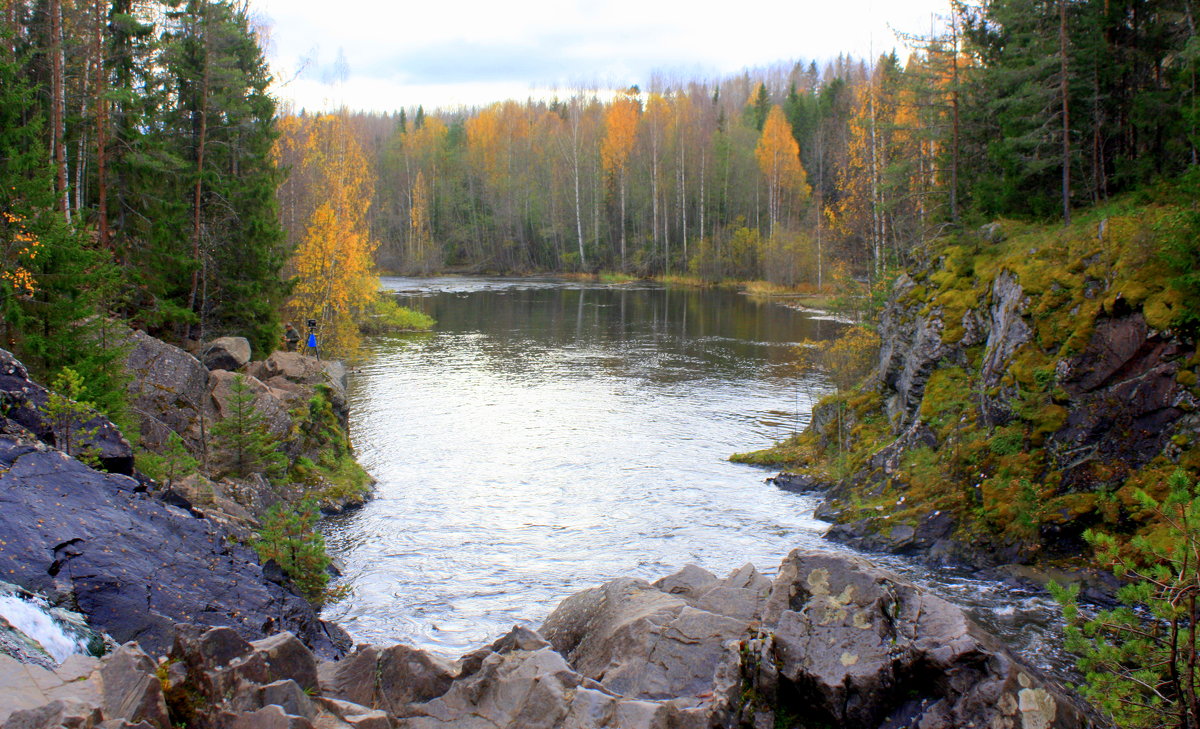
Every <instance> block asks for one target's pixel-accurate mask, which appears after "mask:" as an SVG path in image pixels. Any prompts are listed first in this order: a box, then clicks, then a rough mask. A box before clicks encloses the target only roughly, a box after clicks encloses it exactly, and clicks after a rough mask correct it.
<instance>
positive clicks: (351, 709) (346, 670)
mask: <svg viewBox="0 0 1200 729" xmlns="http://www.w3.org/2000/svg"><path fill="white" fill-rule="evenodd" d="M0 692H3V693H5V694H6V695H7V697H8V701H6V702H3V703H0V724H2V726H3V727H4V728H5V729H15V728H16V727H22V728H24V729H40V728H42V727H54V726H59V725H65V726H73V727H81V728H84V729H87V728H90V727H96V726H101V725H103V726H105V727H131V726H139V727H153V728H154V729H167V728H168V727H171V726H180V725H186V726H189V727H197V728H199V729H242V728H243V727H244V728H246V729H256V728H259V727H268V728H270V727H280V728H281V729H283V728H287V729H309V728H311V727H324V728H327V729H338V728H340V727H360V728H362V729H392V728H396V729H440V728H445V729H718V728H725V729H733V728H735V727H737V728H739V729H740V728H745V729H751V728H754V729H758V728H760V727H782V728H785V729H795V728H796V727H817V726H823V727H854V728H855V729H869V728H873V727H879V728H880V729H883V728H885V727H886V728H888V729H899V728H900V727H918V726H919V727H922V728H923V729H950V728H951V727H970V726H976V727H985V726H986V727H996V728H997V729H999V728H1004V729H1051V728H1054V729H1075V728H1083V727H1093V726H1101V724H1100V723H1099V722H1098V720H1097V719H1096V718H1095V717H1094V716H1093V714H1092V713H1091V712H1090V710H1089V709H1087V707H1085V706H1083V705H1081V704H1080V703H1079V702H1078V701H1077V700H1076V699H1074V698H1072V696H1071V695H1070V694H1068V693H1067V692H1065V691H1063V690H1062V689H1061V688H1059V687H1058V686H1057V685H1055V683H1054V682H1053V681H1050V680H1048V679H1046V678H1045V677H1043V676H1041V675H1039V674H1038V673H1037V672H1036V671H1034V670H1032V669H1030V668H1028V667H1026V666H1023V665H1021V664H1020V663H1019V662H1017V661H1015V660H1013V658H1012V657H1011V656H1009V655H1008V654H1007V653H1006V652H1005V651H1004V650H1003V649H1002V648H1000V647H999V646H998V645H997V644H996V642H995V641H994V639H993V638H991V637H990V636H988V635H987V634H986V633H984V632H983V631H982V630H981V629H980V628H979V627H978V626H976V625H974V624H973V623H972V622H971V621H970V620H969V619H968V618H967V617H966V616H964V615H963V613H962V612H961V611H960V610H959V609H958V608H956V607H954V606H952V605H950V604H949V603H946V602H944V601H942V600H940V599H938V598H936V597H933V596H930V595H927V594H925V593H923V592H921V591H920V590H919V589H917V588H915V587H913V586H912V585H910V584H908V583H905V582H904V581H902V580H900V579H898V578H897V577H895V576H894V575H890V574H888V573H886V572H883V571H881V570H878V569H876V568H874V567H872V566H871V565H869V564H867V563H866V562H864V561H862V560H860V559H856V558H852V557H845V556H835V555H830V554H825V553H807V552H800V551H797V552H794V553H792V554H791V555H789V556H788V557H787V559H785V560H784V562H783V564H782V565H781V566H780V570H779V576H778V577H777V578H775V579H774V580H770V579H767V578H766V577H764V576H763V575H761V574H760V573H758V572H757V571H756V570H755V569H754V568H753V567H752V566H750V565H747V566H745V567H743V568H741V569H739V570H736V571H734V572H733V573H732V574H730V575H729V576H727V577H725V578H717V577H716V576H715V575H712V574H710V573H708V572H706V571H704V570H703V569H700V568H698V567H695V566H689V567H686V568H684V569H683V570H681V571H680V572H678V573H676V574H674V575H670V576H668V577H664V578H663V579H661V580H658V581H656V582H654V583H653V584H650V583H647V582H645V581H642V580H635V579H618V580H614V581H611V582H608V583H606V584H604V585H602V586H600V587H597V588H593V589H591V590H586V591H584V592H582V593H579V594H577V595H574V596H572V597H570V598H568V599H567V600H565V601H564V602H563V603H562V604H560V605H559V606H558V608H557V609H556V610H555V611H554V612H553V613H552V614H551V615H550V617H549V618H548V619H547V620H546V623H545V624H544V625H543V626H542V628H541V630H540V631H539V632H534V631H532V630H529V629H527V628H521V627H518V628H514V629H513V630H512V631H511V632H510V633H509V634H508V635H505V636H503V637H501V638H500V639H498V640H496V641H495V642H494V643H492V644H491V645H489V646H485V647H482V648H480V649H478V650H475V651H472V652H470V653H468V654H466V655H464V656H462V657H461V658H459V659H458V660H457V661H448V660H446V659H443V658H441V657H438V656H435V655H431V654H428V653H426V652H424V651H421V650H418V649H416V648H413V647H411V646H406V645H394V646H390V647H381V646H367V645H363V646H358V647H357V648H356V649H355V651H354V652H353V653H352V654H350V655H348V656H346V657H344V658H342V659H340V660H338V661H322V660H319V659H317V658H315V657H314V656H313V655H312V653H311V652H310V651H309V650H308V649H307V648H306V647H305V646H304V645H303V643H301V642H300V641H298V640H296V639H295V638H294V637H292V636H290V635H288V634H279V635H274V636H271V637H269V638H266V639H262V640H258V641H254V642H248V641H247V640H245V638H244V637H243V636H241V635H239V633H238V632H237V631H235V630H232V629H229V628H202V627H199V626H193V625H180V626H177V629H176V631H175V636H174V640H173V641H172V643H171V647H170V652H169V654H168V655H167V656H165V657H164V658H163V659H161V660H154V659H152V658H151V657H150V655H147V654H146V653H145V652H143V651H142V649H141V648H139V647H138V646H137V645H136V644H127V645H125V646H123V647H122V648H121V649H120V650H118V651H116V652H115V653H114V654H112V655H111V656H109V657H107V658H105V659H104V660H103V661H97V660H95V659H73V660H71V661H68V662H67V663H66V664H64V665H63V666H61V667H59V668H58V669H56V670H54V671H49V670H46V669H42V668H38V667H36V666H22V665H19V664H14V663H12V662H11V661H6V659H5V658H4V657H2V656H0Z"/></svg>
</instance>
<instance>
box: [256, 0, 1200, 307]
mask: <svg viewBox="0 0 1200 729" xmlns="http://www.w3.org/2000/svg"><path fill="white" fill-rule="evenodd" d="M1195 36H1196V34H1195V20H1194V17H1193V9H1192V4H1191V3H1190V2H1184V1H1182V0H1169V1H1155V2H1142V1H1138V2H1134V1H1132V0H1126V1H1124V2H1120V1H1113V0H1108V1H1107V2H1104V1H1100V0H1094V1H1086V2H1084V1H1080V0H1059V1H1055V2H1036V1H1030V0H1020V1H1014V0H993V1H991V2H984V3H962V2H955V3H952V5H951V7H950V8H949V14H948V15H947V16H946V17H944V18H942V19H941V22H940V30H937V31H936V32H934V33H931V34H930V35H928V36H910V37H906V38H903V39H902V40H903V41H904V43H905V44H906V45H907V46H908V47H909V48H910V50H911V53H910V55H909V56H908V58H907V60H906V61H904V62H903V63H902V62H901V59H900V57H899V56H897V55H896V54H894V53H889V54H885V55H882V56H880V57H879V58H877V59H872V60H871V61H861V60H856V59H851V58H840V59H837V60H835V61H832V62H829V63H826V64H824V65H818V64H816V63H795V64H786V65H780V66H777V67H775V68H771V69H763V70H755V71H747V72H744V73H742V74H739V75H736V76H733V77H729V78H725V79H720V80H705V79H686V78H683V79H678V78H676V79H667V78H657V79H652V80H651V81H650V82H649V83H648V84H646V85H644V86H643V87H641V88H637V87H635V88H632V89H628V90H621V91H616V92H613V91H591V90H581V91H574V92H569V93H567V94H564V95H561V96H559V97H557V98H531V99H529V100H526V101H505V102H501V103H496V104H493V105H491V106H488V107H486V108H482V109H470V110H453V111H446V110H440V111H429V110H425V109H422V108H419V107H418V108H415V109H411V108H410V109H408V110H405V111H399V112H397V113H395V114H363V113H353V112H350V113H342V114H341V115H340V116H341V120H342V121H340V122H339V123H340V124H343V125H344V126H345V129H346V131H347V132H348V133H349V134H350V135H351V136H352V137H353V140H354V142H355V143H356V144H357V147H358V148H359V149H361V151H362V154H363V155H364V156H365V158H366V159H367V160H369V162H370V169H371V172H372V175H373V177H374V182H375V198H374V204H373V205H372V206H371V208H370V212H369V214H368V217H369V224H370V230H371V233H372V237H373V238H374V239H375V240H376V241H378V250H377V252H376V258H377V260H378V262H379V264H380V265H381V266H383V267H384V268H386V269H388V270H392V271H396V272H404V273H418V274H419V273H429V272H433V271H438V270H444V269H447V268H453V269H459V270H475V271H492V272H526V271H533V270H572V271H573V270H584V271H596V270H620V271H625V272H630V273H636V274H642V275H659V274H688V275H693V276H697V277H700V278H702V279H705V280H718V279H723V278H733V279H759V278H761V279H766V280H769V281H771V282H774V283H779V284H784V285H797V284H800V285H820V284H824V283H826V282H827V281H828V280H829V278H830V274H831V273H833V272H837V273H839V274H840V275H842V276H851V275H852V276H855V277H858V278H860V279H861V278H873V277H874V276H875V275H877V274H881V273H882V272H883V271H884V270H886V269H889V268H893V267H895V266H899V265H905V264H907V263H909V262H910V261H911V260H912V259H913V257H914V255H915V252H916V251H920V250H922V249H923V248H924V247H925V245H926V244H927V243H928V242H929V241H931V240H933V239H935V238H937V237H939V236H941V235H943V234H945V233H947V232H952V231H953V230H954V229H956V228H957V227H958V226H959V225H960V224H975V225H977V224H979V223H982V222H985V221H987V220H991V219H993V218H995V217H998V216H1013V217H1023V218H1034V219H1052V218H1054V217H1060V218H1061V217H1069V215H1070V211H1071V209H1072V208H1078V207H1083V206H1088V205H1091V204H1094V203H1097V202H1101V201H1103V200H1105V199H1107V198H1109V197H1110V196H1113V195H1116V194H1118V193H1121V192H1124V191H1128V190H1132V189H1144V188H1145V187H1146V186H1147V185H1148V184H1151V183H1155V182H1156V181H1161V180H1166V179H1172V178H1174V177H1176V176H1177V175H1179V174H1180V173H1181V172H1183V171H1185V170H1186V169H1187V168H1188V166H1189V165H1191V164H1193V163H1194V162H1195V161H1196V135H1195V131H1196V65H1197V60H1198V59H1197V50H1198V49H1197V45H1196V40H1195ZM797 50H798V51H802V50H803V49H797ZM325 123H328V122H322V121H321V118H320V117H314V116H311V115H308V114H305V113H301V114H299V115H293V116H288V117H286V118H284V119H283V120H282V122H281V129H282V132H283V137H282V140H281V149H282V150H283V153H282V155H281V161H282V162H283V164H284V166H285V167H287V168H290V169H291V170H292V171H293V172H292V175H291V176H290V177H289V178H288V180H287V181H286V182H285V183H284V184H283V186H282V188H281V196H280V199H281V201H282V204H283V212H284V218H283V220H284V228H285V230H287V231H288V235H289V238H290V239H292V240H300V239H302V238H303V236H304V234H305V231H306V230H307V229H308V226H309V224H310V221H309V219H308V211H309V210H311V208H312V204H311V203H308V204H306V200H309V199H311V197H312V195H311V191H310V186H309V184H308V182H307V181H306V178H305V177H304V176H303V175H298V174H296V170H298V169H301V168H302V167H303V166H304V160H305V155H306V152H305V149H306V145H305V140H306V139H307V138H308V136H309V135H310V134H311V133H312V132H311V130H312V129H314V128H315V127H317V126H319V125H321V124H325ZM349 145H350V143H349V142H347V146H349ZM355 153H356V154H357V152H355Z"/></svg>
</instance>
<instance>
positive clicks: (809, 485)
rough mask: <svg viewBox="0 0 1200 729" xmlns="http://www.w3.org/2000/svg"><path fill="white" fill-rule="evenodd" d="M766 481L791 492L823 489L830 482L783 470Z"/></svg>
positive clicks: (825, 488)
mask: <svg viewBox="0 0 1200 729" xmlns="http://www.w3.org/2000/svg"><path fill="white" fill-rule="evenodd" d="M767 481H768V482H769V483H771V484H773V485H774V486H775V487H776V488H779V489H783V490H784V491H790V492H791V493H793V494H808V493H812V492H814V491H825V490H827V489H829V487H830V486H831V485H832V484H829V483H826V482H825V481H821V480H820V479H818V478H814V477H813V476H810V475H808V474H805V473H788V472H786V471H785V472H783V473H780V474H778V475H776V476H773V477H771V478H768V479H767Z"/></svg>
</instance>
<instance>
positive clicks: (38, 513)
mask: <svg viewBox="0 0 1200 729" xmlns="http://www.w3.org/2000/svg"><path fill="white" fill-rule="evenodd" d="M10 431H11V427H10ZM0 534H4V543H3V544H0V574H4V575H6V576H7V578H8V579H9V580H11V581H12V582H15V583H17V584H19V585H21V586H22V587H25V588H27V589H32V590H37V591H40V592H43V593H46V594H50V595H56V596H59V597H60V598H63V599H65V600H68V601H70V602H73V603H74V604H75V606H77V608H78V610H79V611H80V612H82V613H83V614H84V615H86V616H87V618H88V621H89V623H90V624H91V625H92V626H94V627H96V628H97V629H100V630H103V631H105V632H107V633H109V634H110V635H112V636H113V637H114V638H116V639H117V640H118V641H122V642H123V641H129V640H137V641H139V642H140V643H141V644H142V645H143V646H145V647H146V648H147V649H148V650H150V651H152V652H156V653H161V652H163V651H164V650H165V649H166V648H167V646H168V645H169V641H170V636H171V630H172V626H173V625H174V624H175V623H177V622H186V621H202V622H207V623H210V624H213V625H227V626H229V627H231V628H233V629H234V630H236V631H237V632H238V633H239V634H240V635H242V636H244V637H246V638H248V639H257V638H262V637H264V636H265V635H267V634H269V633H272V632H276V631H281V630H288V631H291V632H294V633H296V634H297V635H299V636H301V638H302V639H303V640H305V641H306V642H307V643H308V644H309V645H310V646H312V648H313V649H314V650H316V651H318V652H319V653H322V654H324V655H329V656H334V655H339V654H340V653H341V652H343V651H344V650H345V648H347V647H348V639H347V638H346V636H345V634H344V633H343V632H342V631H341V630H340V629H338V628H336V627H334V626H331V625H329V624H326V623H323V622H322V621H320V620H319V619H318V618H317V616H316V613H315V611H314V610H313V608H312V606H310V605H309V604H308V603H307V602H306V601H305V600H304V599H303V598H301V597H299V596H298V595H295V594H294V593H291V592H288V591H287V590H285V589H284V588H282V587H280V586H279V585H276V584H274V583H272V582H270V581H268V580H266V579H265V578H264V576H263V573H262V568H261V567H260V566H259V564H258V560H257V557H256V555H254V554H253V553H252V552H251V551H250V550H248V549H246V548H245V547H242V546H239V545H237V544H233V543H231V542H229V541H228V540H227V539H226V538H225V534H224V532H223V531H222V530H221V529H220V528H219V527H217V526H216V525H214V524H213V523H212V522H210V521H209V520H207V519H197V518H195V517H193V516H192V514H190V513H188V512H186V511H183V510H181V509H178V508H177V507H173V506H169V505H168V504H165V503H163V502H161V501H158V500H156V499H153V498H149V497H147V496H146V495H145V494H144V493H142V488H141V486H140V484H139V483H138V482H137V481H136V480H134V479H132V478H130V477H128V476H123V475H117V474H105V473H100V472H97V471H94V470H92V469H90V468H88V467H87V466H85V465H83V464H82V463H80V462H78V461H76V460H74V459H72V458H69V457H67V456H66V455H64V454H62V453H60V452H58V451H55V450H51V449H50V448H48V447H46V446H45V445H44V444H42V443H39V442H37V441H35V440H34V439H32V438H30V437H25V438H21V437H19V436H17V435H12V434H0Z"/></svg>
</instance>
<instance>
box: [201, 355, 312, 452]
mask: <svg viewBox="0 0 1200 729" xmlns="http://www.w3.org/2000/svg"><path fill="white" fill-rule="evenodd" d="M239 378H240V379H241V380H242V385H243V386H244V387H246V388H247V389H248V390H249V391H250V393H251V394H253V395H254V401H253V402H252V403H251V407H252V408H253V409H254V412H255V413H257V414H258V415H259V416H261V417H262V419H263V422H264V423H265V424H266V426H267V429H268V430H269V431H270V432H271V434H272V435H275V436H276V437H279V438H283V437H285V436H287V435H288V434H289V433H290V432H291V428H292V417H291V415H290V414H289V413H288V406H287V404H286V402H285V401H284V399H283V398H281V397H279V393H277V392H276V391H273V390H271V389H270V388H268V387H267V386H266V385H264V384H263V383H262V382H259V381H258V380H257V379H256V378H254V377H250V376H249V375H243V374H239V373H235V372H228V371H226V370H213V371H212V372H210V373H209V379H208V387H209V393H210V394H211V396H212V403H213V406H214V408H215V411H216V414H217V418H218V419H219V420H225V419H226V418H228V417H229V416H230V404H231V401H232V398H233V385H234V383H235V381H236V380H238V379H239Z"/></svg>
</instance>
